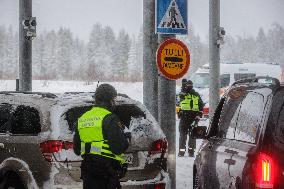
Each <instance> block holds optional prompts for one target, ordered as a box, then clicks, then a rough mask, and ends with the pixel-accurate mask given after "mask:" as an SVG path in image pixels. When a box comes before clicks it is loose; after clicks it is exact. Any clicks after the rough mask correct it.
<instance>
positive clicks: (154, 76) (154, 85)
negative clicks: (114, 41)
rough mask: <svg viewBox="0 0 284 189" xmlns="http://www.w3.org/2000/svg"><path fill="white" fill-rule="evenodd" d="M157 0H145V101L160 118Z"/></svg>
mask: <svg viewBox="0 0 284 189" xmlns="http://www.w3.org/2000/svg"><path fill="white" fill-rule="evenodd" d="M154 17H155V0H143V103H144V104H145V106H146V107H147V108H148V109H149V111H150V112H151V114H152V115H153V116H154V117H155V118H156V120H158V70H157V66H156V50H157V48H158V35H157V34H155V19H153V18H154Z"/></svg>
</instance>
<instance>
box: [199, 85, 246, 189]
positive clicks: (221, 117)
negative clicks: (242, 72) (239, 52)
mask: <svg viewBox="0 0 284 189" xmlns="http://www.w3.org/2000/svg"><path fill="white" fill-rule="evenodd" d="M244 94H245V90H244V89H243V88H239V87H236V88H234V89H231V90H230V92H229V93H228V94H227V95H226V96H225V97H224V98H223V103H224V105H223V106H222V108H221V110H220V107H218V108H219V110H218V108H217V109H216V112H215V115H214V118H213V121H212V124H211V127H210V130H209V134H208V136H209V139H208V142H207V146H206V147H205V148H204V149H205V150H204V152H206V155H207V157H206V162H207V163H208V170H206V173H205V175H204V178H206V179H204V180H205V181H204V188H212V187H213V188H228V187H229V186H230V183H231V177H230V174H229V172H228V169H229V167H230V166H232V165H234V164H235V163H236V162H235V160H234V159H232V157H233V156H234V155H236V154H237V153H238V152H237V151H236V150H234V149H232V148H230V145H231V143H232V141H233V140H234V132H235V127H236V124H237V119H238V115H239V111H240V107H241V102H242V100H243V99H244ZM221 103H222V100H221V102H220V104H221ZM220 104H219V106H220ZM218 111H220V113H218ZM214 122H215V123H214ZM204 172H205V170H203V173H204Z"/></svg>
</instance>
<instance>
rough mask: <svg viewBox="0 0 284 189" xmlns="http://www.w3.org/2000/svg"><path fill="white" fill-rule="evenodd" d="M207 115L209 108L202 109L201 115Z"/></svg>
mask: <svg viewBox="0 0 284 189" xmlns="http://www.w3.org/2000/svg"><path fill="white" fill-rule="evenodd" d="M208 114H209V107H204V108H203V115H208Z"/></svg>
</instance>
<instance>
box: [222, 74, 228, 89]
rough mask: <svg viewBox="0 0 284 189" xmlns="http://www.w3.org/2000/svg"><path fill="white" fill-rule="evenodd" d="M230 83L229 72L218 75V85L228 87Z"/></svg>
mask: <svg viewBox="0 0 284 189" xmlns="http://www.w3.org/2000/svg"><path fill="white" fill-rule="evenodd" d="M229 84H230V74H222V75H221V76H220V87H221V88H223V87H228V86H229Z"/></svg>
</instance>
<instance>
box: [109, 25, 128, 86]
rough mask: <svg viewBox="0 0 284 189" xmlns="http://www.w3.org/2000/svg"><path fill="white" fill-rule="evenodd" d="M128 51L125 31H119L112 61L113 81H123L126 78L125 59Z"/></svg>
mask: <svg viewBox="0 0 284 189" xmlns="http://www.w3.org/2000/svg"><path fill="white" fill-rule="evenodd" d="M129 49H130V39H129V35H128V34H127V33H126V32H125V30H121V31H120V32H119V34H118V37H117V44H116V47H115V54H114V60H113V63H112V65H113V66H112V68H113V69H114V70H113V72H114V76H115V79H120V80H125V79H126V76H127V72H128V71H127V69H128V67H127V59H128V52H129Z"/></svg>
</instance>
